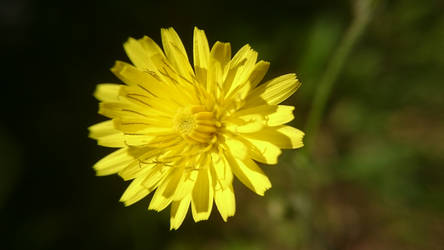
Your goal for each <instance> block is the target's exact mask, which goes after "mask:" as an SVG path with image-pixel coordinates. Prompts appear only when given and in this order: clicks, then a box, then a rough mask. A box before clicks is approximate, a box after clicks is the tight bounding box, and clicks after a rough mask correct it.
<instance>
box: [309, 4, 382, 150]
mask: <svg viewBox="0 0 444 250" xmlns="http://www.w3.org/2000/svg"><path fill="white" fill-rule="evenodd" d="M375 2H376V1H375V0H355V1H353V3H354V6H353V7H354V8H353V10H354V19H353V21H352V23H351V25H350V27H349V28H348V30H347V31H346V33H345V35H344V37H343V39H342V41H341V43H340V44H339V47H338V48H337V49H336V51H335V52H334V54H333V56H332V57H331V59H330V61H329V62H328V64H327V69H326V71H325V72H324V74H323V75H322V77H321V78H320V79H321V80H320V82H319V86H318V89H317V91H316V93H315V96H314V99H313V103H312V108H311V111H310V114H309V116H308V120H307V124H306V128H305V131H306V134H307V136H306V138H305V151H306V152H307V153H308V154H309V155H311V153H312V150H311V149H312V145H313V143H314V140H315V138H316V135H317V132H318V129H319V126H320V123H321V121H322V115H323V113H324V110H325V105H326V104H327V101H328V98H329V96H330V93H331V90H332V88H333V84H334V83H335V81H336V79H337V77H338V75H339V73H340V72H341V70H342V67H343V65H344V62H345V60H346V59H347V57H348V55H349V54H350V52H351V50H352V49H353V47H354V45H355V44H356V42H357V41H358V39H359V38H360V36H361V34H362V33H363V31H364V29H365V27H366V26H367V24H368V22H369V20H370V17H371V13H372V11H373V9H374V5H375Z"/></svg>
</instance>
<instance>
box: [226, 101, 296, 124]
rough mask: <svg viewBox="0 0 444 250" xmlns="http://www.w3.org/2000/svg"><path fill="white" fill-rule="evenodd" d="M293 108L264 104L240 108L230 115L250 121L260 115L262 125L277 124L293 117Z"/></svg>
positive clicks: (288, 120)
mask: <svg viewBox="0 0 444 250" xmlns="http://www.w3.org/2000/svg"><path fill="white" fill-rule="evenodd" d="M293 110H294V107H293V106H286V105H268V104H266V105H260V106H254V107H249V108H244V109H241V110H239V111H238V112H236V113H235V114H234V115H233V116H232V119H233V118H235V119H241V120H243V121H251V120H255V119H257V116H258V115H260V116H261V117H262V121H263V122H264V125H267V126H279V125H282V124H285V123H287V122H290V121H292V120H293V119H294V116H293ZM258 121H259V120H258Z"/></svg>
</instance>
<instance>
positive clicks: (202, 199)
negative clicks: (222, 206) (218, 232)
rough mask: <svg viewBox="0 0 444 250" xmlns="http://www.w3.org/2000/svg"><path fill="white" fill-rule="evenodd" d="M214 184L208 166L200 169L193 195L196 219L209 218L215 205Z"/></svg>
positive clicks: (193, 208)
mask: <svg viewBox="0 0 444 250" xmlns="http://www.w3.org/2000/svg"><path fill="white" fill-rule="evenodd" d="M213 195H214V194H213V185H212V180H211V176H210V171H209V170H208V168H201V169H199V175H198V177H197V180H196V184H195V185H194V188H193V192H192V197H191V211H192V214H193V219H194V221H196V222H198V221H201V220H207V219H208V217H209V216H210V214H211V209H212V207H213Z"/></svg>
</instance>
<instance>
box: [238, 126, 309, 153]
mask: <svg viewBox="0 0 444 250" xmlns="http://www.w3.org/2000/svg"><path fill="white" fill-rule="evenodd" d="M243 136H245V137H248V138H251V139H256V140H261V141H268V142H270V143H273V144H274V145H276V146H278V147H280V148H292V149H294V148H300V147H302V146H304V143H303V142H302V138H303V137H304V132H302V131H300V130H299V129H296V128H293V127H290V126H285V125H282V126H276V127H267V128H264V129H263V130H261V131H259V132H256V133H250V134H243Z"/></svg>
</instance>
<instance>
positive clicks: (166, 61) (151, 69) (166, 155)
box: [89, 28, 304, 229]
mask: <svg viewBox="0 0 444 250" xmlns="http://www.w3.org/2000/svg"><path fill="white" fill-rule="evenodd" d="M161 35H162V47H163V50H162V49H161V48H160V47H159V46H158V45H157V44H156V43H155V42H154V41H153V40H151V39H150V38H149V37H143V38H141V39H133V38H130V39H128V41H127V42H126V43H125V44H124V49H125V51H126V53H127V55H128V57H129V58H130V60H131V62H132V63H133V65H131V64H128V63H125V62H121V61H117V62H116V64H115V65H114V67H113V68H112V69H111V71H112V72H113V73H114V74H115V75H116V76H117V77H118V78H119V79H120V80H121V81H123V83H124V85H120V84H109V83H106V84H99V85H98V86H97V89H96V92H95V97H96V98H97V99H98V100H99V101H100V105H99V113H100V114H102V115H104V116H106V117H108V118H110V119H111V120H108V121H105V122H101V123H98V124H95V125H93V126H91V127H90V128H89V129H90V137H91V138H93V139H96V140H97V142H98V144H99V145H102V146H106V147H115V148H119V149H118V150H117V151H115V152H113V153H112V154H110V155H108V156H106V157H105V158H103V159H102V160H100V161H99V162H97V163H96V164H95V166H94V169H95V170H96V172H97V175H110V174H118V175H120V176H121V177H122V178H123V179H124V180H131V184H130V185H129V186H128V188H127V190H126V191H125V192H124V194H123V195H122V197H121V201H122V202H124V203H125V205H127V206H128V205H131V204H133V203H135V202H137V201H139V200H140V199H142V198H144V197H145V196H147V195H148V194H150V193H151V192H154V195H153V197H152V199H151V202H150V204H149V207H148V208H149V209H153V210H157V211H160V210H163V209H165V208H166V207H168V206H169V205H171V221H170V224H171V229H177V228H178V227H179V226H180V225H181V224H182V222H183V220H184V218H185V217H186V214H187V212H188V210H189V208H190V207H191V213H192V216H193V218H194V220H195V221H200V220H206V219H208V217H209V216H210V214H211V211H212V208H213V202H214V203H215V204H216V207H217V209H218V211H219V213H220V214H221V216H222V218H223V220H224V221H226V220H227V218H228V217H230V216H233V215H234V213H235V211H236V205H235V204H236V201H235V195H234V190H233V185H232V182H233V179H234V178H233V177H234V176H236V177H237V179H239V180H240V181H241V182H242V183H243V184H244V185H246V186H247V187H248V188H249V189H251V190H252V191H253V192H255V193H257V194H259V195H264V193H265V191H266V190H268V189H269V188H270V187H271V182H270V180H269V179H268V178H267V176H266V175H265V174H264V172H263V171H262V170H261V168H260V167H259V166H258V165H257V163H256V162H261V163H265V164H276V163H277V161H278V156H279V155H280V154H281V148H289V149H294V148H299V147H302V146H303V143H302V138H303V135H304V134H303V132H301V131H300V130H298V129H295V128H293V127H291V126H287V125H285V124H286V123H288V122H290V121H291V120H293V118H294V117H293V110H294V108H293V107H292V106H286V105H280V103H281V102H282V101H284V100H285V99H287V98H288V97H289V96H291V95H292V94H293V93H294V92H295V91H296V90H297V89H298V87H299V86H300V83H299V81H298V80H297V78H296V75H294V74H287V75H283V76H280V77H277V78H274V79H272V80H270V81H267V82H265V83H263V84H259V83H260V82H261V80H262V78H263V77H264V75H265V74H266V72H267V70H268V67H269V63H268V62H264V61H259V62H257V56H258V55H257V52H255V51H254V50H252V49H251V48H250V46H248V45H245V46H244V47H242V48H241V49H240V50H239V51H238V52H237V53H236V54H235V55H234V56H233V57H231V47H230V44H229V43H221V42H216V43H215V44H214V45H213V47H212V48H211V49H210V47H209V45H208V41H207V38H206V36H205V33H204V31H203V30H199V29H197V28H195V30H194V40H193V62H194V64H193V66H191V64H190V62H189V59H188V55H187V53H186V50H185V47H184V46H183V44H182V42H181V40H180V38H179V36H178V35H177V33H176V32H175V31H174V30H173V29H172V28H169V29H162V31H161Z"/></svg>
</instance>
